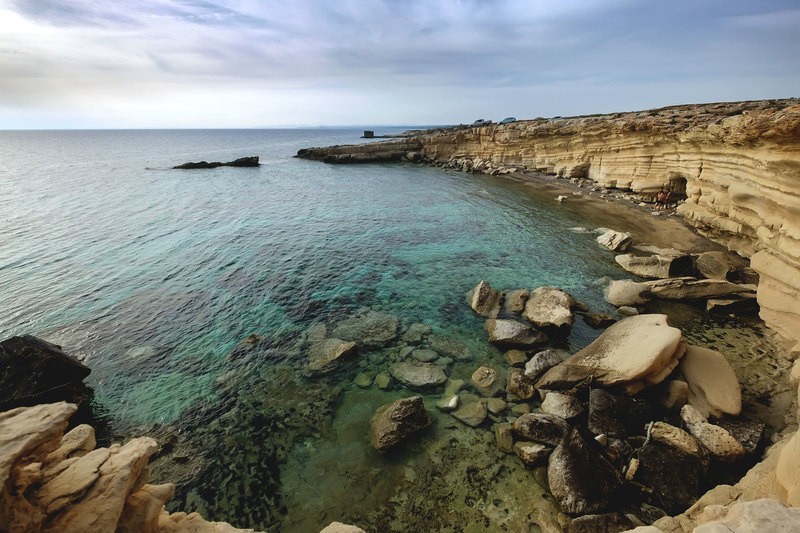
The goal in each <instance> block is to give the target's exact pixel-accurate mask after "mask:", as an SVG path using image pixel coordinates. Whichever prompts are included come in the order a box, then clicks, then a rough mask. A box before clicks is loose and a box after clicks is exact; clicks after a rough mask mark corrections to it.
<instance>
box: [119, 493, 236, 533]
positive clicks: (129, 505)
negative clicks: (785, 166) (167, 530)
mask: <svg viewBox="0 0 800 533" xmlns="http://www.w3.org/2000/svg"><path fill="white" fill-rule="evenodd" d="M174 494H175V485H173V484H172V483H166V484H164V485H144V486H143V487H142V488H140V489H139V490H137V491H136V492H134V493H133V494H131V495H130V496H128V499H127V500H125V507H124V508H123V510H122V515H120V518H119V523H118V524H117V533H149V532H157V531H159V526H158V522H159V518H160V516H161V513H162V511H163V509H164V504H165V503H167V501H169V500H170V499H171V498H172V496H173V495H174ZM229 527H230V526H229Z"/></svg>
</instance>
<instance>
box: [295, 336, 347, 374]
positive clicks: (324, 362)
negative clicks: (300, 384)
mask: <svg viewBox="0 0 800 533" xmlns="http://www.w3.org/2000/svg"><path fill="white" fill-rule="evenodd" d="M356 353H358V346H357V345H356V343H355V342H350V341H343V340H341V339H325V340H323V341H321V342H318V343H315V344H312V345H311V348H310V349H309V353H308V364H307V365H306V370H307V371H308V372H310V373H312V374H327V373H329V372H333V371H334V370H336V369H337V368H339V367H340V366H341V365H342V363H343V362H344V361H346V360H348V359H351V358H353V357H354V356H355V355H356Z"/></svg>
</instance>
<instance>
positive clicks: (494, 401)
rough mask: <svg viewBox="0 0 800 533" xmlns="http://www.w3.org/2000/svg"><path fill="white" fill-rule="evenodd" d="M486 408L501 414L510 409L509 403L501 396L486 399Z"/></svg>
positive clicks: (492, 412) (495, 413)
mask: <svg viewBox="0 0 800 533" xmlns="http://www.w3.org/2000/svg"><path fill="white" fill-rule="evenodd" d="M486 409H488V410H489V413H491V414H493V415H499V414H501V413H502V412H503V411H505V410H506V409H508V404H507V403H506V402H505V400H502V399H501V398H489V399H488V400H486Z"/></svg>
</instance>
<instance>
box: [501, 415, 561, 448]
mask: <svg viewBox="0 0 800 533" xmlns="http://www.w3.org/2000/svg"><path fill="white" fill-rule="evenodd" d="M569 431H570V426H569V424H568V423H567V421H566V420H564V419H563V418H561V417H560V416H555V415H550V414H546V413H528V414H525V415H522V416H520V417H519V418H517V420H516V421H514V433H515V434H516V435H517V436H518V437H519V438H520V439H522V440H527V441H533V442H540V443H542V444H548V445H550V446H556V445H558V444H559V443H560V442H561V441H562V440H563V439H564V437H565V436H566V435H567V433H569Z"/></svg>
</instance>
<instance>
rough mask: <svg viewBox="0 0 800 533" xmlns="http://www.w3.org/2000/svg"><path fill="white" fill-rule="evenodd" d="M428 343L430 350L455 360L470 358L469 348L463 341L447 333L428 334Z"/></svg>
mask: <svg viewBox="0 0 800 533" xmlns="http://www.w3.org/2000/svg"><path fill="white" fill-rule="evenodd" d="M428 344H429V345H430V347H431V349H432V350H435V351H437V352H439V353H440V354H442V355H444V356H447V357H452V358H453V359H455V360H456V361H467V360H469V359H471V358H472V354H470V352H469V348H467V346H466V345H465V344H464V343H463V342H461V341H459V340H456V339H454V338H452V337H448V336H447V335H430V336H429V337H428Z"/></svg>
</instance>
